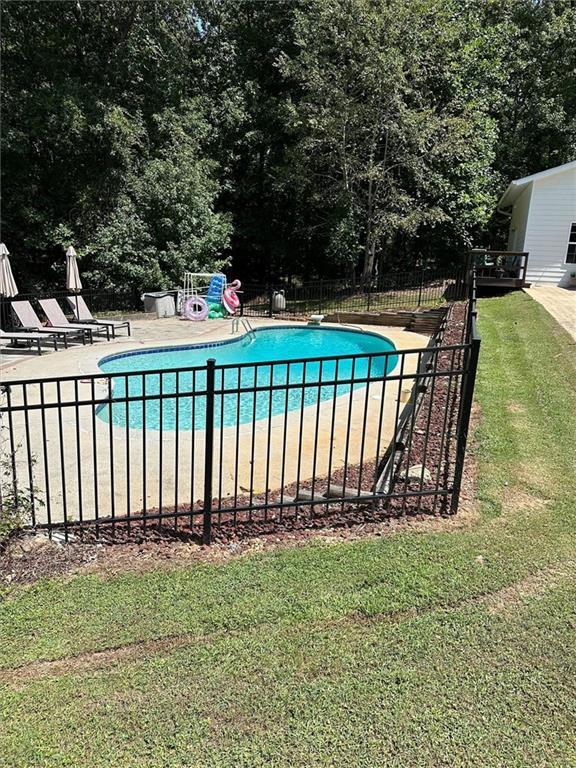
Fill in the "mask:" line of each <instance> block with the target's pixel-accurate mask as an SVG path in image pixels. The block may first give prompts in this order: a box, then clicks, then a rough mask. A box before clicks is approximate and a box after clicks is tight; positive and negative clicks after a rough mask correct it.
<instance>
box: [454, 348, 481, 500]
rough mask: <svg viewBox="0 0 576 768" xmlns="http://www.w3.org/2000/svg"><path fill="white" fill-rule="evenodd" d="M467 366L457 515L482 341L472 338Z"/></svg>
mask: <svg viewBox="0 0 576 768" xmlns="http://www.w3.org/2000/svg"><path fill="white" fill-rule="evenodd" d="M469 344H470V346H469V348H468V354H467V355H466V358H467V360H466V366H465V372H464V373H463V374H462V375H463V382H462V390H461V395H460V397H461V400H460V408H459V413H458V422H457V425H456V466H455V468H454V485H453V487H452V500H451V503H450V512H451V513H452V514H455V513H456V512H457V510H458V503H459V501H460V489H461V487H462V472H463V471H464V457H465V456H466V443H467V441H468V428H469V426H470V414H471V412H472V401H473V398H474V385H475V383H476V372H477V370H478V356H479V354H480V339H479V338H472V339H470V342H469Z"/></svg>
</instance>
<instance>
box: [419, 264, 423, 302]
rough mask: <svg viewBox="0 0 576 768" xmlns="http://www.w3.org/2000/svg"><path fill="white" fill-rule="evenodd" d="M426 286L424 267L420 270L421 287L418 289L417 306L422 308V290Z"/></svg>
mask: <svg viewBox="0 0 576 768" xmlns="http://www.w3.org/2000/svg"><path fill="white" fill-rule="evenodd" d="M423 285H424V266H422V269H421V270H420V285H419V287H418V304H417V306H420V305H421V304H422V288H423Z"/></svg>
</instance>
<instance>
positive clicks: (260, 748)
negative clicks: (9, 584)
mask: <svg viewBox="0 0 576 768" xmlns="http://www.w3.org/2000/svg"><path fill="white" fill-rule="evenodd" d="M480 314H481V331H482V334H483V338H484V342H483V351H482V356H481V371H480V380H479V385H478V390H477V394H478V400H479V403H480V406H481V409H482V413H483V417H484V420H483V423H482V425H481V427H480V429H479V431H478V435H477V437H478V448H477V453H478V457H479V461H480V474H481V483H480V497H481V500H482V509H481V516H480V519H479V521H478V522H477V523H475V524H474V525H471V526H470V527H469V528H467V529H464V530H460V531H456V532H451V533H447V532H444V533H425V534H418V533H402V534H398V535H395V536H391V537H388V538H386V539H380V540H372V541H365V542H361V543H354V544H338V545H333V546H321V545H316V546H308V547H305V548H303V549H299V550H285V551H280V552H277V553H273V554H264V555H260V556H253V557H250V558H246V559H244V560H239V561H236V562H232V563H229V564H227V565H225V566H198V567H195V568H192V569H189V570H186V571H176V572H174V571H172V572H164V571H160V570H159V571H157V572H154V573H148V574H124V575H122V576H119V577H115V578H113V579H110V580H109V581H108V582H107V583H106V587H105V588H104V586H103V584H102V580H101V579H99V578H98V577H95V576H83V577H77V578H74V579H73V580H71V581H69V582H65V581H58V580H55V581H52V582H46V583H41V584H38V585H36V586H35V587H33V588H31V589H28V590H23V589H22V590H15V591H14V592H13V593H12V594H11V595H10V596H9V599H8V600H7V601H6V602H5V604H4V606H3V608H2V609H1V610H2V613H1V615H0V637H1V638H2V642H1V643H0V667H4V668H5V669H7V670H10V669H11V668H14V667H16V666H19V665H22V664H24V663H26V662H29V661H35V660H38V659H58V658H65V657H67V656H71V655H72V654H77V653H81V652H86V651H92V650H98V649H105V648H111V647H116V646H121V645H125V644H130V643H134V642H137V641H141V640H149V639H155V638H162V637H167V636H171V635H181V634H183V633H190V634H191V635H192V637H191V638H190V642H189V644H184V645H183V646H182V647H179V648H178V649H177V650H172V651H165V652H161V651H159V652H157V653H143V654H142V658H139V657H138V656H136V657H135V658H132V659H130V660H126V659H124V660H122V659H121V660H118V661H117V662H116V663H113V664H111V663H107V664H104V665H101V666H100V667H94V668H93V669H91V668H90V667H89V666H88V667H79V668H78V669H77V670H75V669H74V667H73V666H72V667H71V668H70V671H68V672H64V673H62V672H61V671H60V672H59V674H58V675H54V676H51V677H47V678H45V679H41V678H39V679H32V680H30V681H28V682H26V683H24V684H22V685H19V686H14V685H12V684H7V685H5V687H4V689H0V690H2V693H1V698H0V702H1V703H0V766H3V765H7V766H12V765H14V766H44V765H45V766H60V765H62V766H65V765H66V766H68V765H70V766H78V765H91V766H95V767H99V766H119V765H122V766H138V767H140V766H149V767H150V768H152V767H154V768H156V766H187V767H190V766H260V765H262V766H264V765H266V766H335V765H338V766H366V767H368V766H388V765H390V766H395V765H398V766H407V765H409V766H441V765H450V766H459V765H483V766H501V765H506V766H540V765H541V766H544V765H549V766H564V765H566V766H568V765H573V764H574V763H575V762H576V737H575V735H574V729H573V728H572V727H571V724H573V722H574V718H575V716H576V704H575V703H574V702H575V701H576V691H575V680H576V643H575V642H574V630H575V628H576V616H575V613H574V607H573V606H574V602H575V599H576V585H575V584H574V579H573V578H571V574H573V573H574V571H573V567H572V564H573V562H574V561H575V560H576V537H575V536H574V532H575V530H576V510H575V509H574V505H573V501H572V499H573V495H574V491H573V489H574V488H575V487H576V468H575V466H574V435H575V434H576V411H575V409H574V407H573V403H574V389H575V382H576V347H575V346H574V343H573V342H572V341H571V340H570V339H569V337H568V336H567V335H566V334H565V333H564V332H563V331H562V330H561V329H560V328H559V327H558V326H557V325H556V324H555V323H554V321H553V320H552V319H551V318H550V317H549V316H548V315H547V314H546V313H545V312H544V311H543V310H542V309H541V308H540V307H539V305H537V304H535V303H534V302H533V301H532V300H530V299H529V298H528V297H526V296H524V295H522V294H515V295H512V296H509V297H506V298H503V299H491V300H485V301H482V303H481V306H480ZM570 403H572V407H571V406H570ZM479 555H481V556H482V558H479ZM550 567H553V569H554V577H553V578H552V579H551V578H548V580H547V579H546V578H545V577H542V578H540V579H539V580H538V582H537V583H538V592H537V594H535V595H532V596H525V597H523V598H521V599H517V600H516V601H515V603H514V605H511V606H508V607H507V608H506V609H504V610H496V611H495V610H491V609H490V606H489V605H487V604H485V603H484V602H483V601H481V600H477V599H476V598H478V597H479V596H482V595H489V594H490V593H493V592H495V591H497V590H499V589H501V588H503V587H506V586H508V585H510V584H513V583H514V582H517V581H519V580H522V579H525V578H526V577H528V576H529V575H530V574H534V573H536V572H537V571H539V570H540V569H542V568H550ZM0 680H1V673H0ZM0 685H1V683H0ZM3 761H4V762H3Z"/></svg>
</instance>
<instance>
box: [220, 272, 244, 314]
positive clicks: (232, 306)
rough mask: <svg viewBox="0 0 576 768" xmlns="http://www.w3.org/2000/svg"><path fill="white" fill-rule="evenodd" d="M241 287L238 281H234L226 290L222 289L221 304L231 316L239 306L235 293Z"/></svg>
mask: <svg viewBox="0 0 576 768" xmlns="http://www.w3.org/2000/svg"><path fill="white" fill-rule="evenodd" d="M241 285H242V283H241V282H240V280H234V282H232V283H230V285H229V286H228V288H225V289H224V293H223V294H222V304H223V305H224V307H225V309H226V310H227V311H228V312H229V313H230V314H231V315H233V314H234V312H236V310H237V309H238V307H239V306H240V299H239V298H238V294H237V293H236V291H237V290H238V289H239V288H240V286H241Z"/></svg>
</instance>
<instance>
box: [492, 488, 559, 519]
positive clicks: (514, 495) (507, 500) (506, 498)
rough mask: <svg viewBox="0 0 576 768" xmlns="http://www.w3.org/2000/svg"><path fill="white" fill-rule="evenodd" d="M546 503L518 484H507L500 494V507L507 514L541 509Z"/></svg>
mask: <svg viewBox="0 0 576 768" xmlns="http://www.w3.org/2000/svg"><path fill="white" fill-rule="evenodd" d="M547 503H548V501H547V500H546V499H542V498H539V497H537V496H532V495H531V494H530V493H528V492H527V491H526V490H524V489H523V488H520V487H518V486H509V487H508V488H506V489H505V491H504V493H503V496H502V509H503V510H504V512H506V513H508V514H515V513H518V512H525V511H532V510H539V509H543V508H544V507H545V506H546V504H547Z"/></svg>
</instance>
